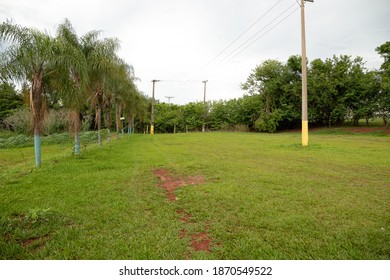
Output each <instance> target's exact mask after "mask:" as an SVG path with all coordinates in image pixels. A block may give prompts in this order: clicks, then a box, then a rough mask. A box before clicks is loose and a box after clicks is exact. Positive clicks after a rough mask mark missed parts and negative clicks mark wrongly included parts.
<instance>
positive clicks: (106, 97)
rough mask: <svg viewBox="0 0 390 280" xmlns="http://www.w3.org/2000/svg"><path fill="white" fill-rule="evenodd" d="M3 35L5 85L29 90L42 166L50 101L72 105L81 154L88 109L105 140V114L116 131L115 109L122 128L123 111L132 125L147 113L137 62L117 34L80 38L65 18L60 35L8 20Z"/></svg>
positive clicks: (0, 59)
mask: <svg viewBox="0 0 390 280" xmlns="http://www.w3.org/2000/svg"><path fill="white" fill-rule="evenodd" d="M0 40H1V41H2V43H3V46H7V47H6V48H5V49H4V50H2V52H1V54H0V74H1V80H2V82H3V87H5V88H6V89H7V90H8V91H10V88H9V86H8V88H7V85H10V83H11V84H12V82H19V83H21V84H23V87H24V88H25V89H26V91H27V92H28V95H29V98H28V103H29V105H30V112H31V123H32V130H33V133H34V148H35V159H36V165H37V166H40V165H41V148H40V141H41V140H40V136H41V133H42V127H43V123H44V119H45V114H46V112H47V109H48V104H50V105H52V107H55V106H59V107H63V108H66V109H67V110H68V123H69V126H70V130H71V132H72V133H73V134H74V141H75V148H74V153H75V154H79V153H80V137H79V131H80V127H81V122H82V116H83V114H85V112H87V111H88V110H93V111H94V115H95V116H96V118H95V123H96V126H97V129H98V143H99V145H100V144H101V141H102V139H101V129H102V115H104V114H105V118H104V119H105V120H106V127H107V128H108V131H110V129H111V126H112V123H113V121H112V120H111V117H112V111H113V110H114V111H115V125H116V129H117V130H119V129H121V128H122V121H121V120H120V116H122V115H126V116H127V118H128V122H129V126H130V127H132V125H133V123H134V118H135V116H136V115H139V116H141V117H142V116H143V115H144V114H145V108H146V106H145V104H146V98H145V97H144V96H143V95H142V94H141V93H140V92H139V91H138V89H137V87H136V86H135V80H136V77H135V75H134V69H133V67H132V66H131V65H129V64H127V63H126V62H125V61H124V60H123V59H122V58H120V57H119V56H118V54H117V51H118V49H119V47H120V44H119V40H118V39H117V38H100V32H99V31H95V30H93V31H90V32H88V33H86V34H85V35H83V36H81V37H79V36H78V35H77V33H76V31H75V29H74V28H73V26H72V24H71V23H70V21H69V20H67V19H65V20H64V22H63V23H61V24H60V25H59V26H58V28H57V32H56V36H55V37H53V36H50V35H48V34H47V33H44V32H41V31H39V30H37V29H34V28H28V27H23V26H20V25H17V24H15V23H14V22H12V21H10V20H7V21H6V22H3V23H2V24H1V25H0ZM22 92H23V90H22ZM11 108H12V106H11Z"/></svg>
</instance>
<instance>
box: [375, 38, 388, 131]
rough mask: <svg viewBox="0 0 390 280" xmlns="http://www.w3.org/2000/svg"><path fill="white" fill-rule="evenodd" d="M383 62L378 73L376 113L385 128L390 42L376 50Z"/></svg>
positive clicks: (386, 124) (386, 122) (386, 120)
mask: <svg viewBox="0 0 390 280" xmlns="http://www.w3.org/2000/svg"><path fill="white" fill-rule="evenodd" d="M376 51H377V52H378V54H379V55H380V56H382V58H383V59H384V62H383V64H382V66H381V69H380V71H379V77H380V94H379V95H378V102H377V111H378V114H379V115H380V116H381V117H382V119H383V123H384V125H385V126H388V119H389V117H390V41H389V42H386V43H384V44H382V45H380V46H379V47H377V48H376Z"/></svg>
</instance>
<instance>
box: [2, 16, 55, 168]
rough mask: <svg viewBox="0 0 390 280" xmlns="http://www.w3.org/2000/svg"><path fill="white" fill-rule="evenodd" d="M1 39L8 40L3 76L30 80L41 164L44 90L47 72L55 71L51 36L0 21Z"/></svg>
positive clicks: (3, 61)
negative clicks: (0, 22)
mask: <svg viewBox="0 0 390 280" xmlns="http://www.w3.org/2000/svg"><path fill="white" fill-rule="evenodd" d="M0 40H3V41H7V42H9V43H10V46H9V47H8V48H7V49H6V50H4V51H3V52H2V53H1V56H0V69H1V74H2V77H3V78H6V79H8V80H13V79H15V80H19V81H20V82H25V81H28V82H29V84H30V106H31V115H32V118H31V119H32V126H33V131H34V149H35V164H36V166H37V167H40V166H41V165H42V157H41V138H40V135H41V130H42V126H43V119H44V116H45V110H46V101H45V96H44V94H43V93H44V89H45V87H46V86H47V84H46V81H47V78H48V76H49V75H50V74H52V73H53V72H55V68H54V62H55V60H56V59H57V57H56V56H55V54H54V52H53V45H54V43H53V39H52V38H51V37H50V36H49V35H48V34H45V33H43V32H40V31H38V30H36V29H33V28H27V27H22V26H20V25H17V24H15V23H13V22H12V21H6V22H4V23H2V24H1V25H0Z"/></svg>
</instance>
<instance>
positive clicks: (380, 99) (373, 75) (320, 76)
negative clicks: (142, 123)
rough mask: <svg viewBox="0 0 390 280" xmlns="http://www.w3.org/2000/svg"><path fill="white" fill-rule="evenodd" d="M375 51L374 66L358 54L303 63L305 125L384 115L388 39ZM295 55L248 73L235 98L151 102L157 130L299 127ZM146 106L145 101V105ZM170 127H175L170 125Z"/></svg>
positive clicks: (389, 109) (388, 109)
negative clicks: (305, 71) (378, 65)
mask: <svg viewBox="0 0 390 280" xmlns="http://www.w3.org/2000/svg"><path fill="white" fill-rule="evenodd" d="M376 51H377V52H378V53H379V54H380V55H381V56H382V57H383V58H384V63H383V64H382V66H381V68H380V69H379V70H368V69H367V68H366V66H365V63H364V61H363V58H361V57H356V58H352V57H351V56H348V55H340V56H333V57H332V58H327V59H325V60H322V59H315V60H313V61H311V62H310V63H309V65H308V109H309V124H310V126H311V127H323V126H338V125H343V124H344V123H345V122H346V121H347V122H349V123H351V124H353V125H358V122H359V120H360V119H365V120H366V123H367V124H368V121H369V119H372V118H381V119H382V120H383V124H384V125H385V126H388V118H389V117H390V62H389V61H390V42H387V43H385V44H383V45H381V46H379V47H378V48H377V49H376ZM301 75H302V73H301V57H300V56H291V57H290V58H289V59H288V60H287V62H286V63H282V62H280V61H278V60H272V59H270V60H266V61H264V62H262V63H261V64H260V65H258V66H257V67H256V68H255V69H254V70H252V72H251V73H250V75H249V77H248V78H247V81H246V82H245V83H243V84H242V85H241V86H242V89H243V90H245V91H246V93H247V94H245V95H244V96H243V97H241V98H237V99H231V100H219V101H212V102H211V101H210V102H207V104H206V112H207V114H206V118H204V111H205V108H204V104H203V102H195V103H189V104H186V105H182V106H179V105H174V104H172V105H169V104H166V103H160V102H157V104H156V108H155V127H156V131H157V132H163V133H164V132H174V131H187V130H190V131H200V130H201V127H202V124H203V122H205V123H206V127H207V128H208V130H230V131H265V132H275V131H277V130H285V129H296V128H300V127H301V106H302V105H301V104H302V101H301V92H302V84H301ZM149 106H150V105H149ZM174 128H176V129H174Z"/></svg>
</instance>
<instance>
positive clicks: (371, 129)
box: [344, 126, 390, 134]
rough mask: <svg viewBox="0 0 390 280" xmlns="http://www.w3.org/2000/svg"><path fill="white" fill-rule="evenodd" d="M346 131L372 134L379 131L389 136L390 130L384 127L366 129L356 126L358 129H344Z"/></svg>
mask: <svg viewBox="0 0 390 280" xmlns="http://www.w3.org/2000/svg"><path fill="white" fill-rule="evenodd" d="M344 129H345V130H346V131H349V132H353V133H371V132H377V131H383V133H385V134H389V133H390V130H389V129H386V128H384V127H364V126H356V127H346V128H344Z"/></svg>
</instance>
